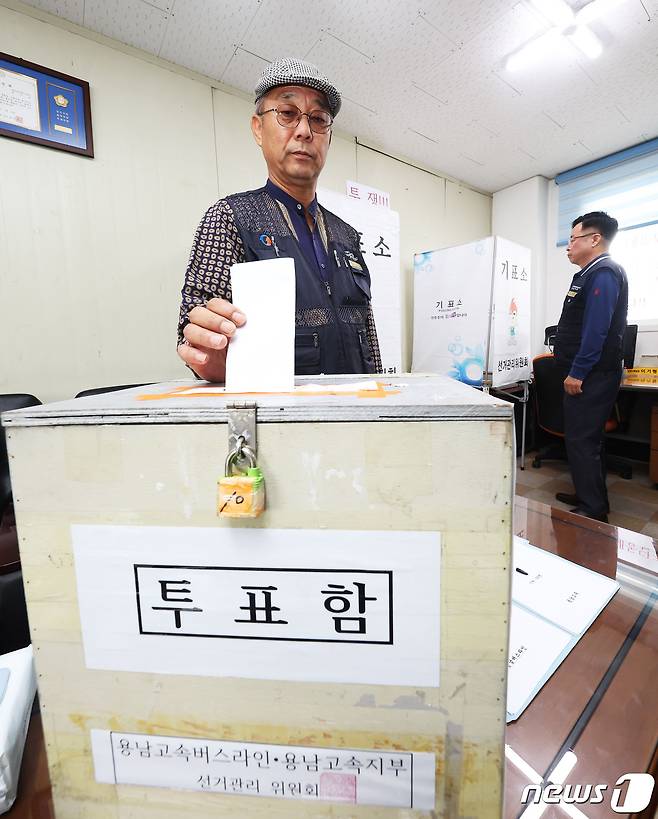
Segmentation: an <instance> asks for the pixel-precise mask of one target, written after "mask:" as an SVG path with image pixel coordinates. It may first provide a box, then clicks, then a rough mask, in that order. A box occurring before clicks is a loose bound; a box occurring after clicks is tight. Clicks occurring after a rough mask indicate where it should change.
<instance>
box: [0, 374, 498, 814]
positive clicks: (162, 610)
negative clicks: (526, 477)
mask: <svg viewBox="0 0 658 819" xmlns="http://www.w3.org/2000/svg"><path fill="white" fill-rule="evenodd" d="M3 423H4V425H5V426H6V433H7V443H8V450H9V455H10V463H11V477H12V485H13V490H14V498H15V505H16V515H17V523H18V529H19V535H20V548H21V560H22V566H23V572H24V577H25V583H26V597H27V604H28V611H29V618H30V627H31V630H32V639H33V645H34V655H35V662H36V670H37V675H38V686H39V693H40V703H41V712H42V719H43V726H44V732H45V738H46V745H47V753H48V763H49V769H50V777H51V781H52V786H53V798H54V804H55V811H56V817H57V819H74V818H75V819H117V818H118V817H131V819H167V818H168V817H171V819H180V817H181V816H186V815H187V816H193V817H195V819H210V817H213V819H214V818H215V817H236V816H245V817H249V816H253V817H268V818H269V817H282V818H283V817H286V819H290V817H305V816H311V815H312V816H315V817H320V816H334V817H339V816H344V817H348V816H349V817H355V816H359V817H361V816H363V817H379V816H391V817H393V816H398V817H409V816H419V817H430V816H435V815H439V816H443V815H446V816H447V815H452V816H456V815H459V816H473V817H475V816H477V817H500V816H501V811H502V772H503V748H504V728H505V719H506V710H505V684H506V669H507V662H508V658H507V637H508V620H509V603H510V600H509V588H510V577H509V575H510V567H511V546H512V544H511V533H512V520H511V518H512V487H513V429H512V408H511V406H510V405H509V404H508V403H506V402H503V401H500V400H497V399H494V398H492V397H490V396H488V395H484V394H482V393H480V392H478V391H476V390H473V389H470V388H468V387H466V386H464V385H463V384H460V383H458V382H455V381H453V380H451V379H449V378H444V377H437V376H406V377H396V378H392V379H390V380H387V381H385V382H381V381H378V382H372V381H367V380H366V379H364V378H359V377H339V376H332V377H325V378H322V377H317V378H314V379H312V383H311V379H298V380H297V386H296V388H295V390H294V391H292V392H291V393H289V394H271V395H265V394H260V395H231V394H227V393H226V392H225V391H224V390H222V389H220V388H217V387H213V386H211V385H207V384H205V383H204V382H191V381H187V382H176V383H174V384H158V385H151V386H149V387H141V388H136V389H131V390H126V391H121V392H115V393H107V394H102V395H98V396H93V397H88V398H82V399H77V400H72V401H66V402H60V403H55V404H50V405H45V406H42V407H34V408H31V409H27V410H22V411H19V412H14V413H9V414H5V415H4V416H3ZM240 448H242V449H240ZM247 450H248V454H249V457H248V458H247V461H248V463H247V465H246V467H247V468H254V463H252V462H255V463H256V464H257V468H258V469H259V470H260V473H261V474H262V476H263V478H264V485H265V497H266V500H265V509H264V511H263V513H262V514H261V515H260V516H259V517H255V518H239V517H234V518H231V517H225V516H224V514H223V513H222V510H224V507H223V506H222V505H220V504H218V481H219V480H220V479H221V478H222V477H223V476H224V474H225V472H226V471H229V472H232V471H233V468H234V466H235V465H236V463H237V462H238V461H239V460H240V459H241V458H242V457H243V456H244V455H245V453H247ZM236 453H237V455H236ZM238 456H239V457H238ZM227 460H228V463H227ZM238 466H239V464H238ZM238 471H239V470H238ZM236 508H237V507H236ZM224 511H225V510H224ZM220 513H222V514H220Z"/></svg>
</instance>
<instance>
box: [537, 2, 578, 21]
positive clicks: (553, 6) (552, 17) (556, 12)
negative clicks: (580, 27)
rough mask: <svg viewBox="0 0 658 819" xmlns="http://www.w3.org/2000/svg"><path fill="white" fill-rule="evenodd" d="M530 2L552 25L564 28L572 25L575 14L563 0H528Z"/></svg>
mask: <svg viewBox="0 0 658 819" xmlns="http://www.w3.org/2000/svg"><path fill="white" fill-rule="evenodd" d="M530 2H531V3H532V5H533V6H534V7H535V8H536V9H537V11H538V12H539V13H540V14H542V15H543V16H544V17H545V18H546V19H547V20H549V21H550V22H551V23H553V25H554V26H559V27H560V28H565V27H566V26H569V25H573V21H574V18H575V14H574V11H573V9H572V8H571V6H570V5H569V4H568V3H565V0H530Z"/></svg>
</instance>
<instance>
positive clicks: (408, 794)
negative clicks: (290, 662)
mask: <svg viewBox="0 0 658 819" xmlns="http://www.w3.org/2000/svg"><path fill="white" fill-rule="evenodd" d="M91 741H92V742H91V744H92V751H93V756H94V768H95V771H96V780H97V781H98V782H107V783H110V784H118V785H151V786H155V787H161V788H184V789H188V790H195V791H206V792H208V793H220V794H234V795H241V796H261V797H269V798H272V799H295V800H299V799H307V800H310V801H316V802H343V803H348V804H352V805H385V806H387V807H399V808H417V809H419V810H433V809H434V800H435V795H434V794H435V788H434V777H435V759H434V754H429V753H416V752H414V753H410V752H404V751H395V752H393V753H389V752H387V751H368V750H362V749H359V750H353V749H347V748H318V747H300V746H293V745H261V744H259V743H253V742H225V741H224V740H213V739H200V738H199V737H172V736H155V735H153V734H132V733H120V732H117V731H102V730H92V732H91Z"/></svg>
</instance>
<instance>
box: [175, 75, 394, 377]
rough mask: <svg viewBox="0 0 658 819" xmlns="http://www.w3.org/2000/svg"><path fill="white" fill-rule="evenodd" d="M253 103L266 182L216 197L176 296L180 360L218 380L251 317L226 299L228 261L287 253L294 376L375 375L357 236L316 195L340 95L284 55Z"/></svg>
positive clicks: (377, 364) (375, 349)
mask: <svg viewBox="0 0 658 819" xmlns="http://www.w3.org/2000/svg"><path fill="white" fill-rule="evenodd" d="M255 97H256V110H255V112H254V114H253V116H252V118H251V129H252V132H253V135H254V139H255V140H256V142H257V143H258V145H260V147H261V150H262V152H263V157H264V159H265V163H266V165H267V173H268V179H267V182H266V183H265V185H264V186H263V187H262V188H258V189H257V190H253V191H245V192H243V193H234V194H231V195H230V196H227V197H226V198H224V199H220V200H219V201H218V202H216V203H215V204H214V205H212V206H211V207H210V208H209V209H208V211H207V212H206V214H205V216H204V217H203V219H202V221H201V224H200V225H199V228H198V230H197V232H196V235H195V237H194V243H193V246H192V252H191V254H190V260H189V263H188V267H187V271H186V274H185V283H184V286H183V290H182V302H181V308H180V317H179V322H178V354H179V356H180V357H181V359H182V360H183V361H184V362H185V364H187V365H188V366H189V367H191V369H192V370H193V371H194V372H195V373H196V374H197V375H198V376H199V377H200V378H203V379H206V380H208V381H214V382H223V381H224V377H225V372H226V350H227V347H228V344H229V343H230V341H231V338H232V337H233V336H234V335H235V334H236V333H239V332H240V327H241V326H242V325H243V324H244V323H245V321H247V320H248V318H249V317H248V316H245V315H244V314H243V313H241V312H240V309H239V308H240V306H239V305H233V304H232V303H231V290H230V268H231V265H233V264H235V263H236V262H252V261H258V260H260V259H272V258H276V257H289V258H292V259H294V261H295V273H296V309H295V372H296V374H297V375H316V374H318V373H327V374H330V373H376V372H379V371H381V360H380V355H379V345H378V343H377V332H376V330H375V321H374V317H373V313H372V307H371V303H370V274H369V273H368V268H367V267H366V264H365V262H364V260H363V255H362V253H361V249H360V244H359V236H358V234H357V232H356V230H354V228H353V227H351V226H350V225H348V224H347V223H346V222H343V220H342V219H339V218H338V217H337V216H336V215H334V214H333V213H331V212H330V211H328V210H326V208H324V207H322V206H321V205H319V204H318V201H317V198H316V187H317V181H318V177H319V175H320V172H321V171H322V168H323V167H324V163H325V160H326V158H327V151H328V150H329V145H330V143H331V127H332V124H333V121H334V117H335V116H336V114H338V111H339V110H340V104H341V99H340V94H339V93H338V91H337V90H336V88H335V87H334V85H333V84H332V83H331V82H330V81H329V80H328V79H327V78H326V77H325V76H323V75H322V74H321V73H320V71H319V70H318V69H317V68H316V67H315V66H314V65H311V64H310V63H307V62H304V61H302V60H296V59H285V60H277V61H276V62H273V63H271V64H270V65H268V67H267V68H266V69H265V71H263V73H262V75H261V77H260V79H259V80H258V84H257V85H256V89H255Z"/></svg>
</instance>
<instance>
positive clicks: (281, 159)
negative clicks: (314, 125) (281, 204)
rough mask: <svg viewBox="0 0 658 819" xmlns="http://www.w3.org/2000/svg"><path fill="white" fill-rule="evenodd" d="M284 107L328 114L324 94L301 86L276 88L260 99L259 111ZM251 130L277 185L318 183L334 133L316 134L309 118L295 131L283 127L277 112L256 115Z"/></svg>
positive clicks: (303, 118)
mask: <svg viewBox="0 0 658 819" xmlns="http://www.w3.org/2000/svg"><path fill="white" fill-rule="evenodd" d="M282 105H296V106H297V108H299V110H300V111H303V112H305V113H310V112H311V111H317V110H318V109H320V110H323V111H328V107H327V100H326V98H325V97H324V95H323V94H321V93H320V92H318V91H314V90H313V89H312V88H305V87H303V86H299V85H284V86H282V87H281V88H274V89H273V90H272V91H270V93H269V94H267V95H266V96H265V97H264V98H263V99H262V100H261V104H260V110H261V111H267V110H268V109H269V108H278V107H281V106H282ZM251 129H252V132H253V134H254V139H255V140H256V142H257V143H258V144H259V145H260V146H261V149H262V151H263V156H264V157H265V162H266V163H267V170H268V172H269V175H270V177H271V178H272V180H273V181H274V182H278V183H283V184H284V185H285V184H286V183H288V184H292V185H295V186H296V185H307V184H308V183H309V182H315V180H317V178H318V176H319V175H320V171H321V170H322V168H323V167H324V163H325V161H326V159H327V151H328V149H329V139H330V133H331V132H327V133H326V134H316V133H315V132H314V131H312V130H311V128H310V126H309V121H308V117H302V118H301V119H300V121H299V123H298V124H297V125H296V126H294V127H292V128H284V127H283V126H281V125H279V123H278V122H277V118H276V112H274V111H270V112H269V113H267V114H262V115H261V116H258V115H254V116H253V117H252V120H251Z"/></svg>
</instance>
